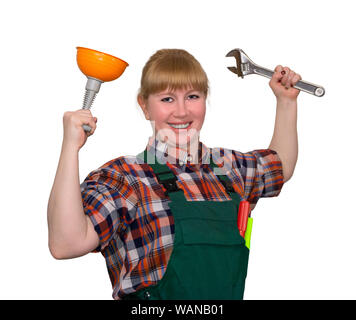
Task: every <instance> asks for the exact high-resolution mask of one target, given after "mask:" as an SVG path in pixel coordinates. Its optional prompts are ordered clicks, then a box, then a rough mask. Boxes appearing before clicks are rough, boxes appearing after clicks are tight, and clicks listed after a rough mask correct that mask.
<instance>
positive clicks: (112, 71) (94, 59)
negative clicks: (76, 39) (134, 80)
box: [77, 47, 129, 132]
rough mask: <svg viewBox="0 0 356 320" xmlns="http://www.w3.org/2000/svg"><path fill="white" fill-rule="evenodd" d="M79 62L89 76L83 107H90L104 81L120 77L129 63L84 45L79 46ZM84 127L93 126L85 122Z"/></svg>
mask: <svg viewBox="0 0 356 320" xmlns="http://www.w3.org/2000/svg"><path fill="white" fill-rule="evenodd" d="M77 64H78V67H79V69H80V71H82V72H83V73H84V74H85V75H86V76H87V78H88V80H87V84H86V86H85V96H84V101H83V109H90V107H91V106H92V104H93V102H94V99H95V97H96V94H97V93H98V92H99V90H100V86H101V84H102V83H103V82H106V81H112V80H115V79H117V78H119V77H120V76H121V75H122V74H123V72H124V71H125V69H126V67H127V66H128V65H129V64H128V63H127V62H125V61H124V60H121V59H119V58H116V57H114V56H112V55H110V54H106V53H103V52H100V51H96V50H92V49H88V48H83V47H77ZM83 129H84V130H85V131H87V132H89V131H90V130H91V127H90V126H88V125H86V124H84V125H83Z"/></svg>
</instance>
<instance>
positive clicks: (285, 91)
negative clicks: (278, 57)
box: [269, 65, 302, 100]
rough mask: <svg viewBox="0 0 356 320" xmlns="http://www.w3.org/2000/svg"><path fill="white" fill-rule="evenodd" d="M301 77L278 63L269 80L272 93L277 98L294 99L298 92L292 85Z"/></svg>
mask: <svg viewBox="0 0 356 320" xmlns="http://www.w3.org/2000/svg"><path fill="white" fill-rule="evenodd" d="M301 79H302V77H301V76H300V75H299V74H298V73H295V72H294V71H293V70H291V69H289V68H288V67H282V66H281V65H278V66H277V67H276V68H275V69H274V74H273V76H272V78H271V80H270V82H269V86H270V87H271V89H272V91H273V93H274V95H275V96H276V98H277V99H279V100H296V99H297V97H298V94H299V92H300V90H299V89H295V88H293V86H294V85H295V84H296V83H297V82H298V81H299V80H301Z"/></svg>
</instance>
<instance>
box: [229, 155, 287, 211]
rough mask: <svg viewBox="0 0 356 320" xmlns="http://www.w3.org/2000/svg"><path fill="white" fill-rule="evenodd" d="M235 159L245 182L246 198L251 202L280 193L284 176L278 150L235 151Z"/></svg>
mask: <svg viewBox="0 0 356 320" xmlns="http://www.w3.org/2000/svg"><path fill="white" fill-rule="evenodd" d="M233 161H234V162H235V163H233V166H235V165H236V167H237V168H238V170H239V172H240V175H241V179H242V180H243V182H244V198H245V199H247V200H248V201H249V202H250V203H251V204H256V203H257V201H258V199H259V198H263V197H276V196H278V195H279V193H280V192H281V189H282V186H283V183H284V178H283V170H282V162H281V160H280V158H279V156H278V154H277V152H276V151H274V150H271V149H259V150H253V151H251V152H247V153H241V152H237V151H234V152H233Z"/></svg>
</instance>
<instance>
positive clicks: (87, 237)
mask: <svg viewBox="0 0 356 320" xmlns="http://www.w3.org/2000/svg"><path fill="white" fill-rule="evenodd" d="M82 124H89V125H90V126H91V127H92V131H91V132H90V133H89V134H86V133H85V131H84V130H83V128H82ZM63 127H64V136H63V143H62V150H61V155H60V158H59V163H58V167H57V172H56V176H55V179H54V183H53V187H52V190H51V194H50V197H49V201H48V207H47V220H48V244H49V249H50V252H51V254H52V256H53V257H54V258H56V259H68V258H74V257H78V256H82V255H84V254H86V253H88V252H90V251H92V250H94V249H95V248H96V247H97V246H98V244H99V237H98V234H97V233H96V231H95V230H94V226H93V224H92V223H91V221H90V219H89V217H88V216H86V215H85V214H84V210H83V204H82V198H81V190H80V181H79V163H78V153H79V149H80V148H81V147H82V146H83V145H84V144H85V142H86V140H87V137H88V136H89V135H92V134H93V133H94V131H95V128H96V120H95V118H93V117H92V115H91V113H90V111H89V110H78V111H75V112H66V113H65V114H64V116H63Z"/></svg>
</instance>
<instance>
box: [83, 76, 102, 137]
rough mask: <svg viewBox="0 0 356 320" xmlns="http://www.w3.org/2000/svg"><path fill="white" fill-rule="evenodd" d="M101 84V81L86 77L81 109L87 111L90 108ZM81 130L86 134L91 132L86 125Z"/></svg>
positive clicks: (89, 127)
mask: <svg viewBox="0 0 356 320" xmlns="http://www.w3.org/2000/svg"><path fill="white" fill-rule="evenodd" d="M102 83H103V81H101V80H98V79H95V78H92V77H88V80H87V84H86V86H85V96H84V101H83V108H82V109H85V110H89V109H90V107H91V106H92V104H93V102H94V99H95V97H96V94H97V93H98V92H99V90H100V86H101V84H102ZM82 128H83V129H84V131H86V132H90V131H91V126H89V125H87V124H83V125H82Z"/></svg>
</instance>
